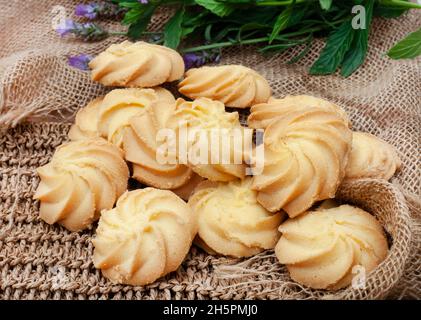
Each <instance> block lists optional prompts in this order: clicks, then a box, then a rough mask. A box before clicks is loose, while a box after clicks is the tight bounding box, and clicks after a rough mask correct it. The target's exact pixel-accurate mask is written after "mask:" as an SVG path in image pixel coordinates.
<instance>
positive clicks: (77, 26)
mask: <svg viewBox="0 0 421 320" xmlns="http://www.w3.org/2000/svg"><path fill="white" fill-rule="evenodd" d="M56 31H57V32H58V33H59V34H60V36H62V37H63V36H65V35H68V34H70V33H71V34H74V35H75V36H76V37H78V38H80V39H83V40H85V41H97V40H102V39H104V38H106V37H107V36H108V32H107V30H105V29H103V28H102V27H101V26H100V25H98V24H95V23H93V22H85V23H79V22H75V21H72V20H66V21H65V23H64V24H62V25H60V26H58V28H57V29H56Z"/></svg>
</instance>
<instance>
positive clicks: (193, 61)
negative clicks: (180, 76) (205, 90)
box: [183, 53, 202, 70]
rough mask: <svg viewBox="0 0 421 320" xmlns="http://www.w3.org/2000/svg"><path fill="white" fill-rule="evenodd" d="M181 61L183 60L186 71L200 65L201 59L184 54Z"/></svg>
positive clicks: (195, 55)
mask: <svg viewBox="0 0 421 320" xmlns="http://www.w3.org/2000/svg"><path fill="white" fill-rule="evenodd" d="M183 60H184V65H185V67H186V70H188V69H191V68H193V67H198V65H197V64H198V63H200V62H201V61H200V60H202V59H201V57H199V56H198V55H197V54H195V53H186V54H185V55H184V56H183Z"/></svg>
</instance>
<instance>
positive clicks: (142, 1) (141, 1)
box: [137, 0, 149, 4]
mask: <svg viewBox="0 0 421 320" xmlns="http://www.w3.org/2000/svg"><path fill="white" fill-rule="evenodd" d="M137 1H138V2H140V3H141V4H148V2H149V1H148V0H137Z"/></svg>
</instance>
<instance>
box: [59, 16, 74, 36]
mask: <svg viewBox="0 0 421 320" xmlns="http://www.w3.org/2000/svg"><path fill="white" fill-rule="evenodd" d="M74 29H75V23H74V22H73V20H70V19H66V20H65V21H64V23H62V24H61V25H59V26H58V27H57V29H56V31H57V32H58V34H59V35H60V36H62V37H64V36H65V35H66V34H69V33H70V32H72V31H73V30H74Z"/></svg>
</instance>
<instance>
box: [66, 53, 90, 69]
mask: <svg viewBox="0 0 421 320" xmlns="http://www.w3.org/2000/svg"><path fill="white" fill-rule="evenodd" d="M91 60H92V57H91V56H90V55H87V54H80V55H78V56H71V57H68V63H69V65H70V66H72V67H73V68H76V69H80V70H89V65H88V64H89V62H90V61H91Z"/></svg>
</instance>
